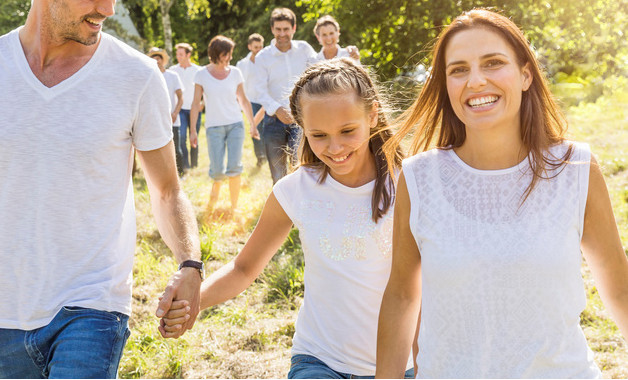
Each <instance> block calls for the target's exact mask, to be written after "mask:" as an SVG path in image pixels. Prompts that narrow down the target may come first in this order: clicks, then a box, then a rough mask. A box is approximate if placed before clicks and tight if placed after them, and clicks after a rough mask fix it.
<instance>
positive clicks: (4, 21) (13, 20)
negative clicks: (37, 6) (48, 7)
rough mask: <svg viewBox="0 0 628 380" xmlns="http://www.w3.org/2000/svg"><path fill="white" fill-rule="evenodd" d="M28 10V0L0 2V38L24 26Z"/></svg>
mask: <svg viewBox="0 0 628 380" xmlns="http://www.w3.org/2000/svg"><path fill="white" fill-rule="evenodd" d="M30 8H31V2H30V0H2V1H0V36H1V35H3V34H6V33H9V32H10V31H12V30H13V29H15V28H17V27H18V26H20V25H22V24H24V22H25V21H26V15H27V14H28V11H29V9H30Z"/></svg>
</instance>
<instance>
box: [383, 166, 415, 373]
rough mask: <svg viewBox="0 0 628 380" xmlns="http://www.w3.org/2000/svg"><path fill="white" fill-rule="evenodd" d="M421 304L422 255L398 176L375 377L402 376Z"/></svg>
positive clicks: (404, 184) (406, 195) (407, 199)
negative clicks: (411, 225) (391, 247)
mask: <svg viewBox="0 0 628 380" xmlns="http://www.w3.org/2000/svg"><path fill="white" fill-rule="evenodd" d="M420 306H421V255H420V253H419V249H418V247H417V245H416V242H415V240H414V237H413V236H412V232H411V231H410V197H409V195H408V189H407V187H406V181H405V177H404V175H403V173H401V176H400V177H399V184H398V186H397V196H396V201H395V216H394V227H393V257H392V269H391V272H390V279H389V280H388V285H387V286H386V291H385V292H384V297H383V299H382V306H381V308H380V311H379V325H378V330H377V367H376V372H375V377H376V378H388V379H392V378H399V379H403V377H404V372H405V370H406V365H407V363H408V356H409V355H410V349H411V347H412V337H413V336H414V335H415V333H416V331H417V329H418V326H417V320H418V318H419V311H420Z"/></svg>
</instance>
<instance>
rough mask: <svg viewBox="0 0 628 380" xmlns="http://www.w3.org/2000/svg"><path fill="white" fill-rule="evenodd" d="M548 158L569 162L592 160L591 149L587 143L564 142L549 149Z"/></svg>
mask: <svg viewBox="0 0 628 380" xmlns="http://www.w3.org/2000/svg"><path fill="white" fill-rule="evenodd" d="M547 158H549V159H550V160H565V161H567V162H579V161H586V162H588V161H590V159H591V147H590V146H589V144H587V143H585V142H580V141H571V140H563V141H561V142H559V143H557V144H554V145H552V146H550V147H549V149H548V157H547Z"/></svg>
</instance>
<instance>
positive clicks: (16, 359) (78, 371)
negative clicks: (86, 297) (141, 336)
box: [0, 307, 129, 379]
mask: <svg viewBox="0 0 628 380" xmlns="http://www.w3.org/2000/svg"><path fill="white" fill-rule="evenodd" d="M128 320H129V317H128V316H127V315H125V314H121V313H116V312H107V311H101V310H93V309H85V308H81V307H64V308H63V309H61V311H59V313H57V315H55V317H54V319H53V320H52V321H51V322H50V323H49V324H48V325H46V326H44V327H40V328H38V329H35V330H29V331H25V330H14V329H0V352H1V354H0V378H26V379H43V378H51V379H52V378H77V379H80V378H83V379H95V378H99V379H114V378H115V377H116V374H117V371H118V365H119V363H120V358H121V357H122V351H123V349H124V345H125V344H126V340H127V338H128V336H129V329H128Z"/></svg>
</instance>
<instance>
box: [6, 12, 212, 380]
mask: <svg viewBox="0 0 628 380" xmlns="http://www.w3.org/2000/svg"><path fill="white" fill-rule="evenodd" d="M114 5H115V0H94V1H73V0H33V2H32V6H31V10H30V12H29V14H28V17H27V19H26V23H25V25H24V26H22V27H20V28H18V29H15V30H14V31H12V32H10V33H8V34H6V35H4V36H1V37H0V68H1V69H0V89H2V91H0V134H1V135H2V139H0V178H2V181H0V215H2V216H3V217H2V218H0V263H2V264H0V265H1V266H0V269H1V271H2V275H0V347H1V349H0V352H1V353H2V354H1V355H0V378H42V377H44V378H45V377H50V378H115V377H116V372H117V368H118V364H119V361H120V357H121V355H122V351H123V348H124V345H125V342H126V339H127V337H128V333H129V331H128V319H129V315H130V312H131V285H132V276H131V272H132V268H133V254H134V250H135V239H136V236H135V210H134V204H133V183H132V182H131V166H132V162H133V160H132V151H133V148H135V149H137V151H138V157H139V159H140V162H141V164H142V169H143V171H144V174H145V176H146V181H147V183H148V188H149V191H150V195H151V197H152V199H153V211H154V214H155V218H156V222H157V226H158V228H159V230H160V233H161V235H162V236H163V238H164V240H165V242H166V244H167V245H168V247H169V248H170V249H171V250H172V252H173V253H174V256H175V257H176V259H177V261H179V262H180V263H181V266H180V270H179V271H177V272H176V273H175V274H174V275H173V276H172V278H171V280H170V282H169V284H168V286H167V288H166V296H165V297H164V299H163V300H162V301H161V302H160V304H159V308H160V309H161V310H168V309H169V308H170V304H171V302H172V300H173V299H177V300H183V301H187V302H188V303H189V305H190V307H191V308H192V310H193V317H192V318H191V319H190V320H189V323H186V324H185V325H184V326H183V328H182V329H181V330H180V332H179V333H176V334H175V335H181V334H182V333H183V331H185V330H186V329H189V328H191V327H192V325H193V320H194V319H195V318H196V315H197V313H198V303H199V290H200V284H201V277H202V276H201V275H200V274H201V272H200V271H199V269H197V268H202V265H201V264H202V263H201V262H200V261H198V260H199V257H200V244H199V239H198V228H197V225H196V219H195V217H194V212H193V209H192V207H191V204H190V203H189V201H188V200H187V198H186V196H185V194H184V193H183V191H182V189H181V187H180V185H179V180H178V176H177V172H176V165H175V160H174V150H173V144H172V129H171V126H172V121H171V117H170V114H169V111H168V110H169V100H168V94H167V92H166V84H165V81H164V79H163V76H162V75H161V73H160V72H159V69H158V68H157V65H156V64H155V61H154V60H152V59H150V58H149V57H147V56H145V55H144V54H142V53H140V52H137V51H135V50H134V49H132V48H131V47H129V46H127V45H125V44H123V43H122V42H120V41H118V40H116V39H115V38H113V37H112V36H110V35H108V34H106V33H102V32H101V28H102V23H103V21H104V20H105V19H106V18H107V17H109V16H111V15H113V13H114ZM16 125H18V126H19V128H15V126H16ZM157 314H158V317H161V315H162V312H161V311H158V313H157Z"/></svg>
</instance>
